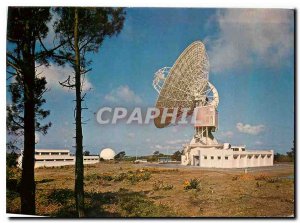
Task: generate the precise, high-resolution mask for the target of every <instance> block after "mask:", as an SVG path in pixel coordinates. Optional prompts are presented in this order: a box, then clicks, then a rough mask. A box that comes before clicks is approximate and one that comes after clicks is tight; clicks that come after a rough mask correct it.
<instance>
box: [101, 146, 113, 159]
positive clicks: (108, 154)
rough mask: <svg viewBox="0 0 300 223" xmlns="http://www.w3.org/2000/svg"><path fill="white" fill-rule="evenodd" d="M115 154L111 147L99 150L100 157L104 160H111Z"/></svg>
mask: <svg viewBox="0 0 300 223" xmlns="http://www.w3.org/2000/svg"><path fill="white" fill-rule="evenodd" d="M115 155H116V153H115V151H113V150H112V149H111V148H105V149H102V151H101V152H100V158H102V159H104V160H113V159H114V157H115Z"/></svg>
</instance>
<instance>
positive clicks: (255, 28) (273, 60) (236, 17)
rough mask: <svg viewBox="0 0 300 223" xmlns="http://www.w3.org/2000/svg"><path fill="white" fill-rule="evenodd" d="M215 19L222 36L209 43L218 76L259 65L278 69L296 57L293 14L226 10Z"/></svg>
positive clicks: (288, 11) (271, 11)
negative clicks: (294, 51)
mask: <svg viewBox="0 0 300 223" xmlns="http://www.w3.org/2000/svg"><path fill="white" fill-rule="evenodd" d="M215 19H216V22H217V24H218V26H219V30H220V33H219V35H218V37H217V38H207V39H206V40H205V42H206V43H207V45H209V46H211V48H210V49H209V51H208V55H209V58H210V64H211V69H212V71H214V72H220V71H224V70H229V69H232V68H237V67H239V68H241V67H243V68H245V66H249V65H252V64H253V63H254V62H255V61H260V62H261V63H264V64H266V65H272V66H274V65H278V64H281V62H285V61H284V59H286V58H287V56H289V55H292V53H293V47H294V45H293V43H294V39H293V38H294V33H293V21H294V20H293V10H278V9H224V10H219V11H218V13H217V14H216V16H215Z"/></svg>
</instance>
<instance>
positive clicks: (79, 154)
mask: <svg viewBox="0 0 300 223" xmlns="http://www.w3.org/2000/svg"><path fill="white" fill-rule="evenodd" d="M74 48H75V88H76V164H75V200H76V211H77V214H78V217H84V189H83V146H82V140H83V136H82V126H81V110H82V109H81V77H80V76H81V74H80V52H79V46H78V8H75V23H74Z"/></svg>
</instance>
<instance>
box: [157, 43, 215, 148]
mask: <svg viewBox="0 0 300 223" xmlns="http://www.w3.org/2000/svg"><path fill="white" fill-rule="evenodd" d="M153 87H154V89H155V90H156V91H157V92H158V94H159V95H158V98H157V101H156V108H158V109H159V110H160V111H161V112H160V115H159V116H158V117H157V118H155V119H154V124H155V126H156V127H157V128H164V127H167V126H169V125H170V124H171V118H169V119H168V118H166V120H165V121H162V111H163V109H168V113H172V112H173V111H174V110H175V109H178V113H177V116H178V118H179V117H180V115H181V114H182V113H183V109H186V110H188V113H187V114H188V115H191V114H192V113H193V112H194V110H195V109H197V115H196V123H195V125H194V127H195V135H194V137H193V139H192V141H191V143H190V145H191V144H199V145H216V144H218V142H217V140H216V139H215V138H214V136H213V135H212V133H211V132H213V131H215V130H216V128H217V125H218V118H217V117H218V116H217V115H218V113H217V107H218V104H219V94H218V91H217V89H216V88H215V87H214V86H213V84H211V83H210V82H209V61H208V55H207V53H206V50H205V46H204V44H203V43H202V42H201V41H195V42H193V43H192V44H191V45H189V46H188V47H187V48H186V49H185V50H184V51H183V52H182V53H181V55H180V56H179V57H178V59H177V60H176V62H175V63H174V65H173V66H172V67H163V68H161V69H159V70H158V71H157V72H156V73H155V74H154V80H153Z"/></svg>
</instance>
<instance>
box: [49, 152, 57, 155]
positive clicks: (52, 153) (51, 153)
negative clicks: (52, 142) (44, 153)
mask: <svg viewBox="0 0 300 223" xmlns="http://www.w3.org/2000/svg"><path fill="white" fill-rule="evenodd" d="M51 155H59V153H56V152H54V153H51Z"/></svg>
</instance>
